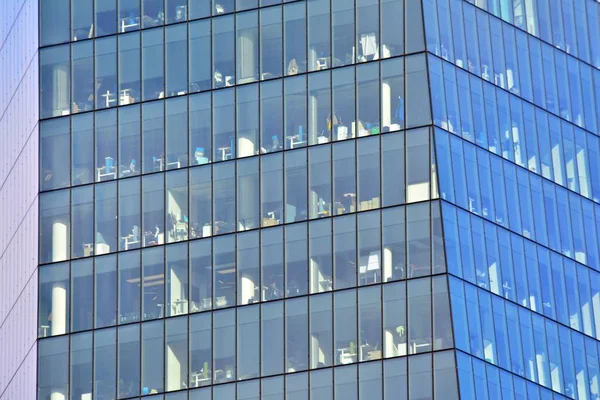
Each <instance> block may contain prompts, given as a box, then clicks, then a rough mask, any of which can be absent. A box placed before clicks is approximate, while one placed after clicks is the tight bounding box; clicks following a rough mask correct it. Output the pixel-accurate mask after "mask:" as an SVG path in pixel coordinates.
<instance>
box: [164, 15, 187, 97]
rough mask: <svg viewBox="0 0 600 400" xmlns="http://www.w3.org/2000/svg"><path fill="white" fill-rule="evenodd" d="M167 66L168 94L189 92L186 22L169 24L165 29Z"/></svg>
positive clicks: (175, 94)
mask: <svg viewBox="0 0 600 400" xmlns="http://www.w3.org/2000/svg"><path fill="white" fill-rule="evenodd" d="M165 43H166V50H165V51H166V53H165V68H166V71H165V72H166V75H167V76H166V91H167V96H179V95H182V94H186V93H187V87H188V81H187V80H188V70H187V67H188V59H187V55H188V49H187V27H186V25H185V24H180V25H175V26H169V27H167V28H166V29H165Z"/></svg>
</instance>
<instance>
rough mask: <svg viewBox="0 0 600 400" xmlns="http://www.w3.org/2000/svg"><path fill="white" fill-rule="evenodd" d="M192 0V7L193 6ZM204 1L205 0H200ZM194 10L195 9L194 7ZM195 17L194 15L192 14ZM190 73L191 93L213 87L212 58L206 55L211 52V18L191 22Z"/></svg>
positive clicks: (189, 39)
mask: <svg viewBox="0 0 600 400" xmlns="http://www.w3.org/2000/svg"><path fill="white" fill-rule="evenodd" d="M195 1H196V0H192V3H191V4H190V8H191V7H192V6H193V5H192V4H193V2H195ZM200 1H203V0H200ZM192 10H193V9H192ZM192 17H193V16H192ZM188 27H189V33H188V34H189V38H188V41H189V63H190V65H189V73H190V87H189V91H190V93H194V92H199V91H203V90H208V89H210V87H211V81H212V78H211V75H212V73H211V69H212V68H211V65H210V64H211V60H210V57H206V55H207V54H210V51H211V49H210V45H211V36H210V20H208V19H206V20H202V21H195V22H190V23H189V25H188Z"/></svg>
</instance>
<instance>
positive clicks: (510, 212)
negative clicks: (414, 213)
mask: <svg viewBox="0 0 600 400" xmlns="http://www.w3.org/2000/svg"><path fill="white" fill-rule="evenodd" d="M436 146H437V160H438V165H439V168H438V173H439V176H440V177H439V179H440V196H441V198H444V199H446V200H448V201H450V202H452V203H455V204H456V205H458V206H460V207H462V208H464V209H466V210H469V211H470V212H472V213H474V214H477V215H481V216H483V217H484V218H486V219H488V220H490V221H492V222H495V223H496V224H499V225H502V226H504V227H505V228H508V229H510V230H511V231H513V232H515V233H517V234H519V235H523V236H525V237H526V238H528V239H531V240H535V241H536V242H538V243H540V244H542V245H544V246H547V247H550V248H551V249H552V250H554V251H556V252H559V253H562V254H563V255H565V256H567V257H569V258H571V259H574V260H576V261H578V262H580V263H582V264H585V265H588V266H590V267H592V268H594V269H600V255H599V254H598V234H597V228H600V225H599V224H600V208H599V205H598V204H594V203H592V202H591V201H589V200H587V199H585V198H582V197H580V196H578V195H577V194H575V193H573V192H570V191H568V190H566V189H564V188H562V187H560V186H557V185H555V184H553V183H552V182H550V181H547V180H545V179H542V178H540V177H539V176H537V175H534V174H532V173H530V172H528V171H527V170H526V169H523V168H519V167H516V166H515V165H514V164H512V163H510V162H508V161H506V160H502V158H500V157H498V156H496V155H493V154H490V153H489V152H487V151H485V150H483V149H481V148H477V147H476V146H475V145H473V144H471V143H469V142H466V141H464V140H462V139H460V138H459V137H457V136H454V135H450V134H448V133H447V132H445V131H443V130H441V129H439V130H437V131H436ZM492 177H493V179H492ZM594 214H596V216H595V217H594Z"/></svg>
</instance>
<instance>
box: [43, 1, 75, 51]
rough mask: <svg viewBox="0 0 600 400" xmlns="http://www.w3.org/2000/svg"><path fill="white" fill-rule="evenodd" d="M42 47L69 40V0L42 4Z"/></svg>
mask: <svg viewBox="0 0 600 400" xmlns="http://www.w3.org/2000/svg"><path fill="white" fill-rule="evenodd" d="M40 7H41V9H40V46H48V45H51V44H56V43H61V42H66V41H68V40H69V0H50V1H44V2H43V3H40Z"/></svg>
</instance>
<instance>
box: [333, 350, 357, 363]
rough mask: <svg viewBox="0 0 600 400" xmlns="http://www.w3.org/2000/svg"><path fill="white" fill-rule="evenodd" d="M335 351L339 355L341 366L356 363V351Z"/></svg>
mask: <svg viewBox="0 0 600 400" xmlns="http://www.w3.org/2000/svg"><path fill="white" fill-rule="evenodd" d="M337 351H338V352H339V353H340V363H341V364H352V363H355V362H356V351H355V352H354V353H351V352H350V348H349V347H346V348H343V349H337Z"/></svg>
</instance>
